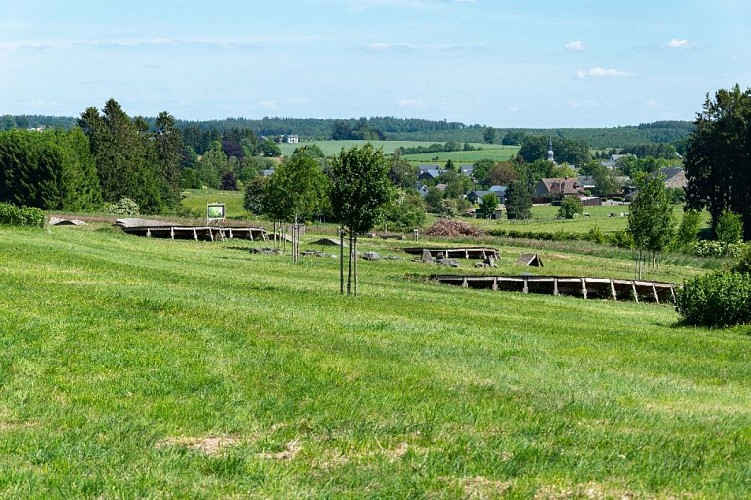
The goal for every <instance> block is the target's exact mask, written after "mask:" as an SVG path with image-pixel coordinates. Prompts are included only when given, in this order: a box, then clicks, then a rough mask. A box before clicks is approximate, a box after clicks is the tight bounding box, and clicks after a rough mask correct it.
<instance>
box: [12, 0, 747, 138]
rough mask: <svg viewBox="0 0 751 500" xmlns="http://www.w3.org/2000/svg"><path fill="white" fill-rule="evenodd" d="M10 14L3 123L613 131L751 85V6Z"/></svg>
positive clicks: (129, 7) (85, 5) (237, 4)
mask: <svg viewBox="0 0 751 500" xmlns="http://www.w3.org/2000/svg"><path fill="white" fill-rule="evenodd" d="M3 3H4V4H5V5H3V7H2V9H1V10H0V12H1V15H0V115H2V114H6V113H10V114H48V115H66V116H77V115H79V114H80V113H81V112H82V111H83V110H84V109H85V108H86V107H88V106H96V107H99V108H101V107H102V106H103V104H104V102H105V101H106V100H107V99H109V98H110V97H113V98H115V99H116V100H117V101H118V102H120V104H121V105H122V106H123V109H124V110H125V111H126V112H127V113H128V114H130V115H146V116H155V115H156V114H157V113H159V112H160V111H162V110H166V111H169V112H170V113H172V114H173V115H175V116H176V117H178V118H182V119H195V120H204V119H215V118H216V119H220V118H225V117H230V116H231V117H237V116H241V117H247V118H261V117H263V116H286V117H297V118H309V117H311V118H348V117H355V118H357V117H361V116H367V117H370V116H397V117H415V118H428V119H437V120H443V119H446V120H449V121H461V122H464V123H468V124H472V123H480V124H484V125H491V126H497V127H603V126H607V127H610V126H621V125H636V124H638V123H643V122H651V121H655V120H666V119H680V120H692V119H693V118H694V116H695V114H696V112H697V111H699V110H700V109H701V106H702V104H703V102H704V98H705V95H706V94H707V93H713V92H715V91H716V90H717V89H719V88H728V87H730V86H732V85H734V84H735V83H738V84H740V85H741V87H743V88H747V87H749V86H751V2H747V1H746V0H705V1H701V2H700V1H695V0H686V1H677V0H660V1H655V0H612V1H604V0H602V1H576V0H572V1H568V0H567V1H554V0H515V1H510V0H509V1H506V0H297V1H291V0H275V1H241V0H211V1H209V0H161V1H158V2H157V1H154V0H149V1H143V0H129V1H127V2H123V1H117V0H85V1H84V0H66V1H61V0H16V1H11V0H6V1H5V2H3Z"/></svg>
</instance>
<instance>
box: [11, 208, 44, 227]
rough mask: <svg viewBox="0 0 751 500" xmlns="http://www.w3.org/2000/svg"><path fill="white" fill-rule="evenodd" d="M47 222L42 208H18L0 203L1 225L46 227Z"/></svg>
mask: <svg viewBox="0 0 751 500" xmlns="http://www.w3.org/2000/svg"><path fill="white" fill-rule="evenodd" d="M46 220H47V219H46V217H45V215H44V212H43V211H42V210H41V209H40V208H36V207H17V206H15V205H12V204H10V203H0V224H8V225H10V226H36V227H44V223H45V222H46Z"/></svg>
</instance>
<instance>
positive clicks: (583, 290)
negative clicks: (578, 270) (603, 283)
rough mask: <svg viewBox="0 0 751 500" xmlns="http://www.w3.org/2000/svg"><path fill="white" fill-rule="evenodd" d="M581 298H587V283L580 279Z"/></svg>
mask: <svg viewBox="0 0 751 500" xmlns="http://www.w3.org/2000/svg"><path fill="white" fill-rule="evenodd" d="M582 297H584V298H585V299H586V298H587V282H586V280H585V279H584V278H582Z"/></svg>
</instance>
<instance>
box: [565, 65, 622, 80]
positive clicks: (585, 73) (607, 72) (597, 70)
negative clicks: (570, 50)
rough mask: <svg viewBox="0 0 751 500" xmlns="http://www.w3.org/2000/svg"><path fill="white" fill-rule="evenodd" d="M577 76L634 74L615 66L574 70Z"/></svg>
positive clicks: (598, 76)
mask: <svg viewBox="0 0 751 500" xmlns="http://www.w3.org/2000/svg"><path fill="white" fill-rule="evenodd" d="M576 76H577V78H580V79H584V78H617V77H624V76H634V75H633V74H632V73H628V72H626V71H620V70H617V69H615V68H609V69H606V68H599V67H598V68H591V69H589V70H587V71H582V70H579V71H577V72H576Z"/></svg>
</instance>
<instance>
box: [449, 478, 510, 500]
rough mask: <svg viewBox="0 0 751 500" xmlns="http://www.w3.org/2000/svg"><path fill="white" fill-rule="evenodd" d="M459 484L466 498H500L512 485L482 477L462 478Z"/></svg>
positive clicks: (508, 482)
mask: <svg viewBox="0 0 751 500" xmlns="http://www.w3.org/2000/svg"><path fill="white" fill-rule="evenodd" d="M459 482H460V483H461V485H462V488H463V489H464V498H498V497H499V496H503V495H504V494H505V493H506V492H507V491H508V490H509V488H511V484H512V483H511V481H496V480H494V479H488V478H486V477H482V476H477V477H467V478H462V479H460V480H459Z"/></svg>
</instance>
